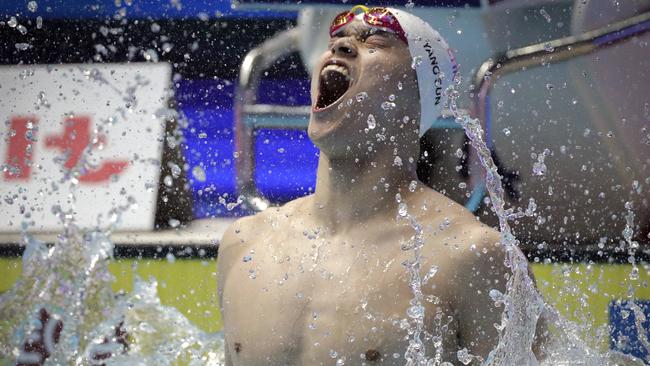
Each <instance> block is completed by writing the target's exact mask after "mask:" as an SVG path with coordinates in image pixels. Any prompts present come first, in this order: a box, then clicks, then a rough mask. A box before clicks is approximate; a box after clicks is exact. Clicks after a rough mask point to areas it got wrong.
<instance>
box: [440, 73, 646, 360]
mask: <svg viewBox="0 0 650 366" xmlns="http://www.w3.org/2000/svg"><path fill="white" fill-rule="evenodd" d="M457 85H460V78H459V77H458V76H457V77H456V79H455V80H454V83H453V84H452V85H451V86H450V87H449V89H448V90H447V91H446V93H447V96H448V103H449V108H450V109H451V111H452V113H453V115H454V117H455V118H456V122H457V123H458V124H460V125H461V126H462V127H463V129H464V131H465V134H466V135H467V137H468V138H469V140H470V143H471V145H472V147H473V148H474V150H475V151H476V153H477V156H478V158H479V161H480V163H481V165H482V166H483V168H484V169H485V174H486V176H485V184H486V188H487V190H488V193H489V196H490V202H491V204H492V209H493V210H494V212H495V214H496V215H497V217H498V219H499V231H500V233H501V244H502V246H503V248H504V250H505V253H506V259H505V263H504V265H505V266H506V267H508V268H510V270H511V272H512V274H511V276H510V277H509V278H508V281H507V286H506V289H507V290H506V293H505V294H502V293H500V292H499V291H497V290H494V289H493V290H491V291H490V296H491V297H492V298H493V299H494V300H495V302H497V303H499V304H501V305H503V306H504V310H503V314H502V321H501V324H500V325H499V326H498V328H497V329H498V330H499V343H498V345H497V346H496V347H495V348H494V349H493V350H492V351H491V352H490V354H489V355H488V357H487V359H486V360H485V362H484V363H483V365H484V366H497V365H503V366H509V365H538V364H540V362H539V361H538V360H537V359H536V357H535V354H534V353H533V351H532V345H533V339H534V337H535V331H536V328H537V323H538V320H539V319H540V318H542V319H544V320H545V321H546V322H547V323H548V324H549V325H554V329H553V330H554V332H552V334H551V335H552V338H551V339H548V340H547V344H546V345H545V350H544V356H545V357H544V359H543V360H542V362H541V363H542V364H544V365H618V364H621V362H623V364H642V363H639V361H638V360H637V359H635V358H634V357H631V356H627V355H623V354H621V353H618V352H615V351H608V352H605V353H602V354H601V353H599V352H597V351H595V350H594V349H592V348H590V347H589V346H588V345H587V344H586V343H585V342H584V341H583V340H582V339H581V338H580V336H579V332H578V326H577V325H576V324H573V323H571V322H570V321H568V320H566V319H565V318H564V317H562V316H561V315H560V314H559V313H558V312H557V310H556V309H554V308H552V307H550V306H549V305H547V304H546V303H545V302H544V299H543V298H542V296H541V295H540V293H539V292H538V291H537V289H536V286H535V283H534V281H533V280H532V278H531V277H530V275H529V273H528V261H527V259H526V257H525V256H524V254H523V253H522V252H521V251H520V250H519V248H518V245H519V241H518V240H517V239H516V238H515V236H514V235H513V234H512V231H511V229H510V226H509V224H508V219H509V215H508V213H509V212H508V210H506V209H505V200H504V198H503V197H504V191H503V186H502V183H501V176H500V175H499V173H498V171H497V167H496V165H495V164H494V161H493V160H492V155H491V153H490V150H489V149H488V148H487V146H486V144H485V142H484V140H483V136H484V133H483V129H482V127H481V124H480V121H479V120H477V119H472V118H471V117H470V116H469V115H467V114H466V113H464V112H461V111H460V110H459V109H458V107H457V104H456V101H457V99H458V97H459V95H460V93H459V92H458V91H457V90H456V89H455V88H456V86H457ZM541 155H542V156H544V157H545V156H546V155H548V153H547V152H546V151H545V152H544V153H543V154H541ZM540 160H541V163H542V164H543V158H542V159H540ZM538 162H540V161H538ZM629 212H631V211H629ZM630 220H633V214H632V216H631V219H630V215H629V213H628V226H627V227H626V229H627V228H629V227H631V226H632V225H631V223H630ZM624 234H625V233H624ZM629 237H630V238H631V234H629ZM627 238H628V236H626V239H627ZM637 319H639V317H637Z"/></svg>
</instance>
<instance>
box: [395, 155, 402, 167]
mask: <svg viewBox="0 0 650 366" xmlns="http://www.w3.org/2000/svg"><path fill="white" fill-rule="evenodd" d="M393 165H395V166H402V158H400V157H399V156H396V157H395V159H394V160H393Z"/></svg>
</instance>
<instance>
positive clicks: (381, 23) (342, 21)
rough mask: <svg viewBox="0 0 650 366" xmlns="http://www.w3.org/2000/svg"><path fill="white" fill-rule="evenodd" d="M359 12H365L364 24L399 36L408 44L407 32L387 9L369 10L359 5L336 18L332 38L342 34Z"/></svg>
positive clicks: (331, 33)
mask: <svg viewBox="0 0 650 366" xmlns="http://www.w3.org/2000/svg"><path fill="white" fill-rule="evenodd" d="M357 10H361V11H363V22H364V23H365V24H366V25H368V26H370V27H374V28H379V29H381V30H383V31H386V32H391V33H395V34H397V36H398V37H399V38H400V39H401V40H402V41H404V43H406V44H408V40H407V38H406V32H404V30H403V29H402V26H401V25H400V24H399V22H398V21H397V17H395V15H394V14H393V13H391V12H390V10H388V9H387V8H381V7H376V8H368V7H366V6H363V5H357V6H355V7H353V8H352V9H350V10H347V11H344V12H342V13H340V14H339V15H337V16H335V17H334V20H333V21H332V24H331V25H330V37H334V36H335V35H336V34H338V33H339V32H341V31H342V30H343V28H344V27H345V26H346V25H348V24H349V23H350V22H352V21H353V20H354V18H355V17H356V12H357Z"/></svg>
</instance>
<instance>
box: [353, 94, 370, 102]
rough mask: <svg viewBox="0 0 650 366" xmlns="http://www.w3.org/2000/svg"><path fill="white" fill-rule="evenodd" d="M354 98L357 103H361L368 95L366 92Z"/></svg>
mask: <svg viewBox="0 0 650 366" xmlns="http://www.w3.org/2000/svg"><path fill="white" fill-rule="evenodd" d="M355 98H356V100H357V102H359V103H361V102H363V101H364V100H366V98H368V93H366V92H361V93H358V94H357V95H356V97H355Z"/></svg>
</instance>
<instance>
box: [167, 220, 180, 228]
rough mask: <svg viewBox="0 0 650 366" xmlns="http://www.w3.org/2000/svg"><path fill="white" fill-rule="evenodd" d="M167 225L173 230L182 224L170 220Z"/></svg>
mask: <svg viewBox="0 0 650 366" xmlns="http://www.w3.org/2000/svg"><path fill="white" fill-rule="evenodd" d="M167 223H168V224H169V226H170V227H171V228H177V227H178V226H179V225H180V224H181V222H180V221H178V220H176V219H169V220H168V221H167Z"/></svg>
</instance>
